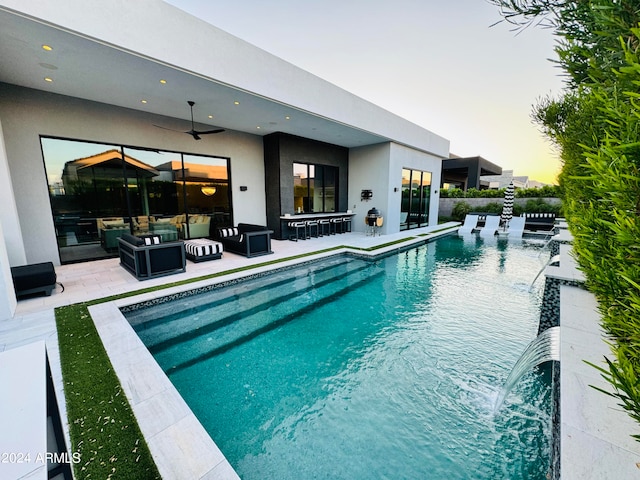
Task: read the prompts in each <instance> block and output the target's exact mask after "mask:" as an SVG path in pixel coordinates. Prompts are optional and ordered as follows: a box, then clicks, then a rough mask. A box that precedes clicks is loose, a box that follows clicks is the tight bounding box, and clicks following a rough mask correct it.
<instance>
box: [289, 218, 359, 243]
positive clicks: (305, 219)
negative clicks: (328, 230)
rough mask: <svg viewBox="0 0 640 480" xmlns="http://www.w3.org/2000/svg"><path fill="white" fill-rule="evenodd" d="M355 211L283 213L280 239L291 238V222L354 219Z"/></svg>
mask: <svg viewBox="0 0 640 480" xmlns="http://www.w3.org/2000/svg"><path fill="white" fill-rule="evenodd" d="M354 216H355V213H353V212H334V213H296V214H292V215H282V216H281V217H280V231H281V232H282V234H281V238H280V240H286V239H288V238H289V235H290V234H291V232H292V230H291V229H290V228H289V222H307V221H309V220H318V221H320V220H327V219H328V220H331V219H332V218H345V217H349V218H351V219H352V220H353V217H354Z"/></svg>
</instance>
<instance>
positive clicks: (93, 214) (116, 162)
mask: <svg viewBox="0 0 640 480" xmlns="http://www.w3.org/2000/svg"><path fill="white" fill-rule="evenodd" d="M41 146H42V153H43V158H44V162H45V171H46V174H47V183H48V187H49V199H50V201H51V210H52V214H53V221H54V226H55V229H56V239H57V243H58V249H59V251H60V258H61V261H62V262H63V263H68V262H74V261H81V260H85V259H88V258H101V257H108V256H112V255H113V253H112V252H113V249H114V247H116V246H117V244H114V242H113V238H112V237H113V235H112V234H110V235H109V236H106V237H105V235H103V233H104V231H105V230H106V229H107V228H108V229H110V230H111V229H113V230H114V231H115V230H119V231H126V230H127V228H128V227H129V219H128V215H127V200H126V194H127V192H126V189H125V186H124V182H123V176H122V174H123V168H122V152H121V151H120V149H119V148H118V147H117V146H114V145H108V144H99V143H87V142H79V141H73V140H64V139H54V138H43V139H42V142H41ZM114 238H115V237H114Z"/></svg>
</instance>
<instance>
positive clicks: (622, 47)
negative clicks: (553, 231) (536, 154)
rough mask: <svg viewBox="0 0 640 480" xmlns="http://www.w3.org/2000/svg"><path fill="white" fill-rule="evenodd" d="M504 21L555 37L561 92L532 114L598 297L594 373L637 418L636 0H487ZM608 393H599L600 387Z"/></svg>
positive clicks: (639, 33)
mask: <svg viewBox="0 0 640 480" xmlns="http://www.w3.org/2000/svg"><path fill="white" fill-rule="evenodd" d="M490 1H492V2H493V3H495V4H496V5H499V6H501V8H502V9H503V15H504V16H505V18H506V19H507V20H508V21H512V22H517V21H522V22H523V24H525V25H526V24H529V25H530V24H533V23H538V22H539V23H544V22H540V20H541V19H549V20H550V24H551V26H552V27H554V29H555V33H556V35H557V36H558V37H559V39H558V41H557V43H556V45H557V46H556V52H557V53H558V57H559V61H558V65H559V66H560V67H562V69H563V70H564V74H565V76H566V82H565V91H564V93H563V94H562V95H561V97H560V98H559V99H550V98H546V99H543V100H541V101H540V103H539V105H538V106H537V107H536V110H535V111H534V114H533V117H534V119H535V120H536V121H537V122H538V124H539V125H540V126H541V127H542V130H543V132H544V133H545V134H546V135H547V136H548V137H549V138H550V139H551V140H552V141H553V142H554V143H555V144H556V146H557V147H558V149H559V152H560V156H561V159H562V163H563V165H562V171H561V173H560V175H559V177H558V179H559V182H560V192H561V195H562V199H563V208H564V215H565V217H566V218H567V221H568V224H569V228H570V230H571V233H572V234H573V237H574V241H573V250H574V252H575V254H576V259H577V261H578V263H579V265H580V268H581V269H582V270H583V271H584V273H585V277H586V281H587V287H588V288H589V290H590V291H591V292H593V293H594V294H595V296H596V297H597V299H598V305H599V308H600V313H601V316H602V326H603V329H604V332H605V334H606V335H607V337H608V338H609V339H610V341H611V343H612V352H613V355H612V358H607V359H606V360H607V367H606V368H600V367H596V368H598V369H599V371H600V373H602V375H603V377H604V378H605V379H606V380H607V381H608V382H609V383H610V384H611V385H612V386H613V396H614V397H615V398H617V399H618V401H619V404H620V405H621V406H622V408H623V409H624V410H625V411H626V412H627V413H628V414H629V415H630V416H631V417H632V418H633V419H634V420H635V421H636V422H640V381H639V380H638V379H640V220H639V218H638V215H639V214H640V200H639V199H640V142H639V141H638V139H639V138H640V115H639V111H640V103H639V102H640V93H638V92H639V90H638V86H639V85H640V55H639V54H640V29H639V28H638V25H640V10H639V9H638V2H637V0H619V1H615V2H612V1H611V0H584V1H580V2H543V1H538V0H524V1H522V2H520V1H518V2H514V1H512V0H490ZM605 393H606V392H605ZM633 437H635V438H636V439H638V440H640V435H633Z"/></svg>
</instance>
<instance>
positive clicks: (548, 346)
mask: <svg viewBox="0 0 640 480" xmlns="http://www.w3.org/2000/svg"><path fill="white" fill-rule="evenodd" d="M552 360H555V361H558V362H559V361H560V327H551V328H548V329H546V330H545V331H544V332H542V333H541V334H540V335H538V336H537V337H536V338H535V340H533V341H532V342H531V343H530V344H529V345H528V346H527V348H526V349H525V351H524V352H523V353H522V355H521V356H520V358H518V361H517V362H516V364H515V365H514V366H513V369H512V370H511V373H510V374H509V376H508V377H507V381H506V382H505V384H504V387H502V391H501V392H500V395H498V398H497V399H496V405H495V408H494V411H496V412H497V411H498V410H500V408H501V407H502V404H503V403H504V399H505V398H506V397H507V395H509V392H510V391H511V390H513V387H514V386H515V385H516V384H517V383H518V382H519V381H520V380H521V379H522V377H523V376H524V375H526V374H527V373H529V372H531V370H533V368H534V367H536V366H538V365H541V364H543V363H544V362H550V361H552Z"/></svg>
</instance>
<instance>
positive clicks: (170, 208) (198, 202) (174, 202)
mask: <svg viewBox="0 0 640 480" xmlns="http://www.w3.org/2000/svg"><path fill="white" fill-rule="evenodd" d="M41 144H42V152H43V157H44V162H45V169H46V172H47V178H48V185H49V197H50V199H51V209H52V214H53V219H54V225H55V229H56V238H57V242H58V248H59V251H60V260H61V262H62V263H72V262H78V261H85V260H93V259H98V258H104V257H111V256H115V255H116V253H117V247H118V238H119V237H120V236H122V234H124V233H133V234H136V235H145V234H155V235H160V236H161V237H162V239H163V241H171V240H176V239H179V238H198V237H208V236H210V231H211V228H213V227H214V225H217V226H226V225H230V224H231V222H232V218H231V217H232V212H231V208H230V206H231V198H230V195H231V192H230V189H229V160H228V159H226V158H217V157H209V156H197V155H187V154H182V153H179V152H167V151H157V150H150V149H143V148H135V147H122V146H118V145H108V144H100V143H90V142H82V141H75V140H66V139H58V138H47V137H43V138H42V139H41Z"/></svg>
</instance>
